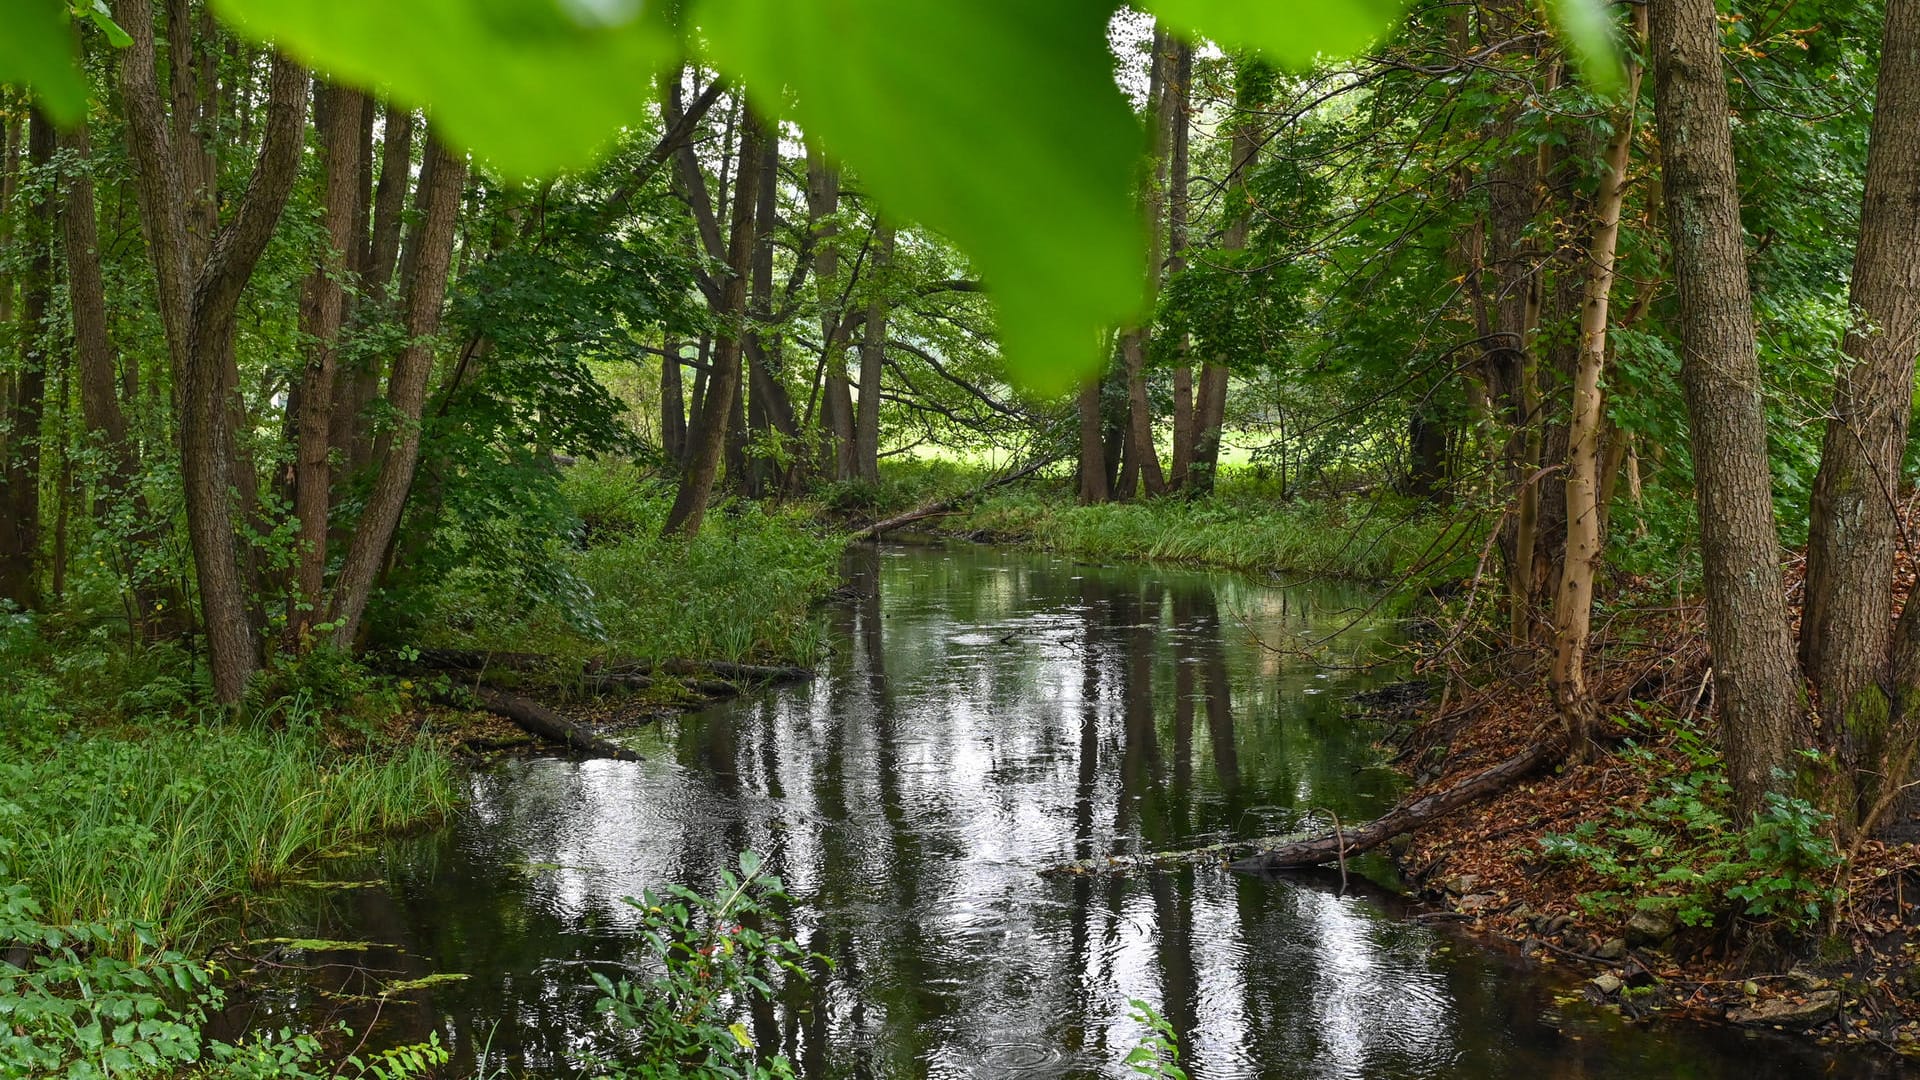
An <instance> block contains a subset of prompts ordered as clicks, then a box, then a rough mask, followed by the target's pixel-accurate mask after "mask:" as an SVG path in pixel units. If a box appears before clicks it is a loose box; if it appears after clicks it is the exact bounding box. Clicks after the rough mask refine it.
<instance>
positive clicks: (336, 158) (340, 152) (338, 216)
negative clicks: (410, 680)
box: [287, 83, 367, 644]
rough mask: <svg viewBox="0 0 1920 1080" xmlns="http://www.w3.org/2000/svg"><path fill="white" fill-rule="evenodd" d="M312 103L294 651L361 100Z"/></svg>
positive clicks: (308, 592)
mask: <svg viewBox="0 0 1920 1080" xmlns="http://www.w3.org/2000/svg"><path fill="white" fill-rule="evenodd" d="M314 93H315V96H316V98H324V99H325V103H324V107H322V105H321V104H320V103H318V102H316V105H315V110H316V112H317V113H318V114H319V115H320V117H321V118H322V121H323V123H324V129H323V130H322V131H321V132H320V141H321V146H322V152H323V154H324V156H325V181H324V187H323V190H322V195H321V203H320V205H321V213H320V227H321V228H322V229H323V230H324V231H325V232H326V234H327V252H326V255H325V262H323V263H322V264H321V265H320V266H319V267H318V268H316V269H315V270H314V272H313V273H312V274H311V275H310V276H309V277H308V279H307V284H306V296H305V298H304V301H305V302H304V303H303V305H302V310H301V322H302V323H303V324H305V327H304V328H305V331H306V335H305V336H306V337H307V339H308V341H309V342H310V344H309V345H308V346H307V355H306V364H305V367H304V369H303V370H302V372H301V376H300V394H299V400H300V408H299V415H298V428H299V434H298V438H297V440H296V442H295V447H294V473H293V513H294V517H295V518H297V519H298V525H297V530H298V531H297V532H296V533H295V536H294V539H295V543H296V545H297V546H298V548H299V552H298V559H299V564H298V565H299V569H298V571H297V573H296V578H295V585H294V595H293V597H292V605H293V610H292V611H291V612H290V613H289V617H288V619H287V632H288V635H289V639H290V641H291V642H292V643H294V644H299V643H302V642H304V641H305V640H306V637H307V633H308V629H309V628H310V627H311V626H312V625H313V620H314V619H315V618H317V617H318V616H319V614H320V611H321V609H322V608H323V606H324V605H325V602H326V596H325V591H326V570H327V513H328V508H329V507H330V505H331V503H332V499H333V490H332V488H333V466H332V460H331V455H332V450H333V441H332V437H331V436H332V420H333V404H334V377H335V374H336V367H337V363H336V361H335V359H334V355H335V351H336V350H337V349H338V348H339V345H340V327H341V319H342V317H343V316H344V310H343V308H344V304H345V298H346V288H345V286H346V278H347V274H348V267H349V262H350V260H351V258H352V253H353V251H354V250H355V249H357V248H358V246H359V243H358V237H356V236H355V235H354V234H353V225H354V217H355V210H356V206H357V204H358V202H359V198H358V191H359V187H360V179H361V170H360V151H361V142H360V118H361V116H362V114H363V113H364V112H365V110H366V108H367V102H366V98H365V97H364V96H363V95H361V93H360V92H359V91H357V90H349V89H345V88H342V87H332V86H327V85H325V84H319V83H316V85H315V88H314Z"/></svg>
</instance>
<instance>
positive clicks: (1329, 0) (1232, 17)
mask: <svg viewBox="0 0 1920 1080" xmlns="http://www.w3.org/2000/svg"><path fill="white" fill-rule="evenodd" d="M1145 7H1146V10H1148V11H1150V12H1152V13H1153V14H1154V15H1156V16H1158V17H1160V18H1161V19H1164V20H1165V21H1166V23H1167V25H1169V26H1171V27H1173V28H1174V29H1176V30H1179V31H1181V32H1183V33H1185V34H1187V35H1189V36H1192V37H1204V38H1207V39H1210V40H1212V41H1215V42H1218V43H1219V44H1221V45H1225V46H1227V47H1229V48H1242V49H1257V50H1259V51H1260V52H1261V53H1263V54H1265V55H1266V56H1267V58H1268V59H1270V60H1273V61H1274V62H1276V63H1279V64H1282V65H1285V66H1287V67H1290V68H1294V69H1301V68H1305V67H1307V66H1309V65H1311V64H1312V63H1313V62H1314V60H1315V59H1316V58H1317V57H1321V56H1351V55H1353V54H1354V53H1357V52H1359V51H1360V50H1362V49H1365V48H1366V47H1367V46H1369V45H1372V44H1373V43H1374V42H1376V41H1378V40H1380V38H1381V37H1382V36H1384V35H1385V34H1386V32H1387V31H1388V30H1390V29H1392V28H1393V26H1394V24H1395V23H1397V22H1399V20H1400V15H1401V13H1402V12H1404V11H1405V10H1406V4H1405V3H1404V2H1403V0H1292V2H1291V3H1284V2H1283V3H1275V2H1274V0H1264V2H1255V3H1249V2H1248V0H1146V3H1145Z"/></svg>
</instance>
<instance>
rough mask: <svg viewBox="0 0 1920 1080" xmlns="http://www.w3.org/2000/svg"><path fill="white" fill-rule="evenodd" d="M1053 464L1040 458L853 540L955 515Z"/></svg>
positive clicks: (867, 530)
mask: <svg viewBox="0 0 1920 1080" xmlns="http://www.w3.org/2000/svg"><path fill="white" fill-rule="evenodd" d="M1051 464H1053V459H1052V458H1050V457H1043V458H1040V459H1039V460H1037V461H1035V462H1033V463H1032V464H1031V465H1028V466H1027V467H1026V468H1024V469H1021V470H1020V471H1018V472H1011V473H1008V474H1006V475H1005V476H996V477H994V478H993V479H991V480H989V481H987V482H986V483H984V484H981V485H980V486H979V487H977V488H974V489H973V490H972V491H969V492H967V493H966V494H964V495H956V496H954V497H953V498H951V499H942V500H940V501H939V502H934V503H928V504H927V505H925V506H923V507H920V508H919V509H918V510H909V511H907V512H906V513H904V514H899V515H896V516H894V517H890V518H887V519H886V520H885V521H876V522H874V523H873V524H871V525H869V526H867V527H866V528H864V529H861V530H860V531H859V532H857V533H854V534H853V539H855V540H875V539H878V538H879V537H880V535H881V534H882V533H889V532H892V531H894V530H895V529H898V528H901V527H903V526H906V525H911V524H913V523H914V522H916V521H924V520H926V519H927V518H931V517H940V516H941V515H943V514H951V513H954V512H955V511H957V510H959V509H960V508H961V507H963V506H965V505H967V504H968V503H970V502H973V501H974V500H976V499H978V498H979V497H980V496H982V495H985V494H986V493H987V492H989V491H992V490H993V489H994V488H997V487H1002V486H1004V485H1007V484H1011V483H1013V482H1014V481H1016V480H1024V479H1026V478H1027V477H1029V476H1032V475H1033V474H1034V473H1037V472H1039V471H1040V470H1041V469H1044V468H1046V467H1047V466H1048V465H1051Z"/></svg>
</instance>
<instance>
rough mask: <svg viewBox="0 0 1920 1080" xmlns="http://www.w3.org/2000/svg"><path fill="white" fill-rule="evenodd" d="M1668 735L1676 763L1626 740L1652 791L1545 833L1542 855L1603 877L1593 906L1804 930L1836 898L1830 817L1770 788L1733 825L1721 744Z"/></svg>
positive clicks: (1690, 733)
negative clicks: (1741, 823)
mask: <svg viewBox="0 0 1920 1080" xmlns="http://www.w3.org/2000/svg"><path fill="white" fill-rule="evenodd" d="M1675 742H1676V746H1677V748H1678V749H1679V751H1680V753H1681V761H1682V762H1683V765H1682V766H1681V767H1679V768H1674V767H1672V766H1671V765H1670V763H1669V762H1668V761H1666V760H1665V759H1663V758H1661V757H1660V756H1658V755H1656V754H1654V753H1653V752H1651V751H1649V750H1647V749H1646V748H1644V747H1638V746H1633V747H1630V748H1629V750H1628V757H1629V759H1630V760H1632V761H1633V762H1634V763H1635V765H1636V766H1637V767H1638V768H1640V769H1642V770H1643V771H1645V772H1647V773H1648V774H1650V775H1652V776H1653V777H1654V779H1653V782H1652V784H1651V785H1650V787H1651V790H1652V791H1653V795H1652V797H1651V798H1648V799H1646V800H1645V801H1643V802H1640V803H1636V804H1634V805H1630V806H1616V807H1614V808H1612V810H1611V811H1609V813H1608V816H1607V818H1606V820H1604V821H1586V822H1582V823H1581V824H1580V825H1578V826H1576V827H1575V828H1574V829H1573V830H1572V831H1571V832H1565V833H1549V834H1547V835H1546V836H1544V837H1542V838H1541V840H1540V847H1541V850H1542V851H1543V852H1544V854H1545V855H1546V857H1547V858H1548V859H1549V860H1550V861H1553V862H1557V863H1561V864H1568V865H1580V866H1585V867H1588V868H1589V869H1591V870H1592V871H1593V872H1594V873H1596V874H1598V875H1599V876H1600V877H1601V878H1602V879H1603V880H1605V881H1606V882H1607V883H1608V887H1607V888H1604V889H1601V890H1597V891H1595V892H1592V893H1587V894H1583V895H1582V897H1581V902H1582V904H1583V905H1585V906H1586V907H1587V908H1588V909H1589V910H1591V911H1594V912H1597V913H1603V914H1609V915H1619V914H1623V913H1625V912H1627V911H1630V910H1638V911H1654V912H1664V913H1667V914H1670V915H1672V916H1673V917H1674V918H1675V919H1677V920H1678V921H1679V922H1680V923H1682V924H1684V925H1687V926H1711V925H1713V924H1714V923H1715V922H1717V921H1718V920H1720V919H1722V918H1724V917H1726V916H1728V915H1740V916H1744V917H1746V918H1749V919H1756V920H1761V921H1764V922H1769V923H1774V924H1776V925H1779V926H1780V927H1782V928H1783V929H1785V930H1787V931H1789V932H1793V933H1799V932H1803V931H1806V930H1809V929H1811V928H1812V927H1813V926H1815V925H1816V924H1817V923H1818V922H1819V920H1820V916H1821V913H1822V912H1823V911H1824V910H1825V908H1826V906H1827V905H1829V904H1831V903H1833V902H1834V901H1835V900H1836V899H1837V898H1838V896H1837V893H1836V892H1835V890H1834V889H1833V886H1832V884H1831V871H1832V870H1833V869H1834V868H1835V867H1836V866H1838V865H1839V864H1840V861H1841V856H1840V853H1839V852H1838V851H1837V850H1836V849H1835V848H1834V845H1833V841H1832V840H1831V839H1830V838H1829V837H1828V836H1827V835H1826V833H1825V831H1824V827H1825V825H1826V823H1827V821H1828V815H1826V814H1824V813H1822V812H1821V811H1819V810H1818V809H1816V808H1815V807H1814V806H1813V805H1812V804H1810V803H1808V802H1807V801H1806V800H1804V799H1798V798H1791V797H1789V796H1786V795H1782V794H1779V793H1772V794H1769V795H1768V796H1767V799H1766V805H1765V807H1764V808H1763V809H1762V810H1761V812H1760V813H1759V814H1758V815H1756V816H1755V818H1754V820H1753V821H1752V822H1751V823H1749V824H1748V825H1747V826H1746V827H1744V828H1741V827H1738V826H1736V824H1735V823H1734V820H1733V817H1732V812H1731V809H1730V807H1731V801H1732V787H1731V785H1730V784H1729V783H1728V782H1727V779H1726V773H1725V770H1724V768H1723V766H1722V763H1721V761H1720V755H1719V752H1718V751H1717V750H1715V749H1714V747H1713V746H1712V744H1711V743H1710V742H1709V741H1708V740H1707V739H1706V738H1705V737H1703V736H1702V735H1701V734H1700V733H1699V732H1698V731H1696V730H1695V729H1693V728H1691V727H1682V728H1680V729H1679V730H1678V731H1677V732H1676V734H1675Z"/></svg>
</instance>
